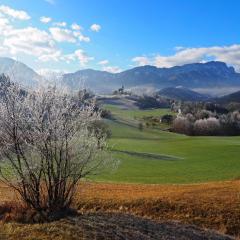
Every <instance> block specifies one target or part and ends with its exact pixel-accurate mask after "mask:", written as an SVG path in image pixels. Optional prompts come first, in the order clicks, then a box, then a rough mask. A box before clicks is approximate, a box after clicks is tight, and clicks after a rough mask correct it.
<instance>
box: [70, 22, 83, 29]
mask: <svg viewBox="0 0 240 240" xmlns="http://www.w3.org/2000/svg"><path fill="white" fill-rule="evenodd" d="M71 28H72V30H82V27H81V26H80V25H78V24H77V23H73V24H72V25H71Z"/></svg>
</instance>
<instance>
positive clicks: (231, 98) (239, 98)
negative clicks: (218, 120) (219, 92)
mask: <svg viewBox="0 0 240 240" xmlns="http://www.w3.org/2000/svg"><path fill="white" fill-rule="evenodd" d="M216 101H217V102H218V103H222V104H224V103H230V102H237V103H240V91H237V92H234V93H231V94H228V95H225V96H222V97H219V98H217V99H216Z"/></svg>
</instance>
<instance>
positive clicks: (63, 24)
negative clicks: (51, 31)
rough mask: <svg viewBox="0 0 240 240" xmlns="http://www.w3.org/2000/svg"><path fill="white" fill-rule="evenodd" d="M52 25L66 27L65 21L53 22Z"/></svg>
mask: <svg viewBox="0 0 240 240" xmlns="http://www.w3.org/2000/svg"><path fill="white" fill-rule="evenodd" d="M53 25H54V26H57V27H66V26H67V23H66V22H55V23H53Z"/></svg>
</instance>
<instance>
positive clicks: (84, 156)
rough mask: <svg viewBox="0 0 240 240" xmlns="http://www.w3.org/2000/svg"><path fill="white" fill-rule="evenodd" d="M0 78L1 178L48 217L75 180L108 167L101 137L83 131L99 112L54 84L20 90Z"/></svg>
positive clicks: (70, 193) (68, 196) (65, 200)
mask: <svg viewBox="0 0 240 240" xmlns="http://www.w3.org/2000/svg"><path fill="white" fill-rule="evenodd" d="M0 80H1V81H0V173H1V179H2V180H3V181H4V182H5V183H7V184H8V185H10V186H11V187H13V188H14V189H15V190H16V191H17V192H18V193H19V194H20V196H21V198H22V199H23V201H24V202H25V203H26V204H27V206H28V207H29V208H32V209H34V210H35V211H37V212H38V213H39V214H41V216H45V217H46V218H49V217H51V216H53V215H54V214H55V213H56V212H59V211H64V210H66V209H68V208H69V207H70V204H71V203H72V200H73V197H74V193H75V191H76V186H77V183H78V182H79V180H80V179H82V178H84V177H86V176H88V175H89V174H95V173H97V172H98V171H99V170H100V169H101V168H102V167H104V166H106V165H109V160H110V158H109V157H108V154H107V151H106V147H107V146H106V141H105V140H106V138H105V136H104V135H103V136H102V137H101V138H99V137H98V138H97V137H96V134H94V132H90V131H89V124H91V123H92V122H96V121H98V120H99V119H100V113H99V112H96V110H95V107H94V104H91V103H89V102H88V104H84V103H83V102H82V101H80V100H79V98H74V97H73V96H71V95H68V94H63V93H59V92H58V91H57V90H56V89H54V88H51V89H47V90H36V91H34V92H26V91H23V90H22V89H21V88H20V87H19V86H18V85H16V84H12V83H11V82H10V81H9V79H8V78H6V77H4V76H2V77H1V79H0ZM76 99H77V100H76Z"/></svg>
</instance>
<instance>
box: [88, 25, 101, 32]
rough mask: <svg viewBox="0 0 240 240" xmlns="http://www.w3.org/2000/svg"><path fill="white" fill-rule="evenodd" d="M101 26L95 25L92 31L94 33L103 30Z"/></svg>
mask: <svg viewBox="0 0 240 240" xmlns="http://www.w3.org/2000/svg"><path fill="white" fill-rule="evenodd" d="M101 28H102V27H101V26H100V25H99V24H96V23H94V24H93V25H92V26H91V27H90V29H91V30H92V31H93V32H99V31H100V30H101Z"/></svg>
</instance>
